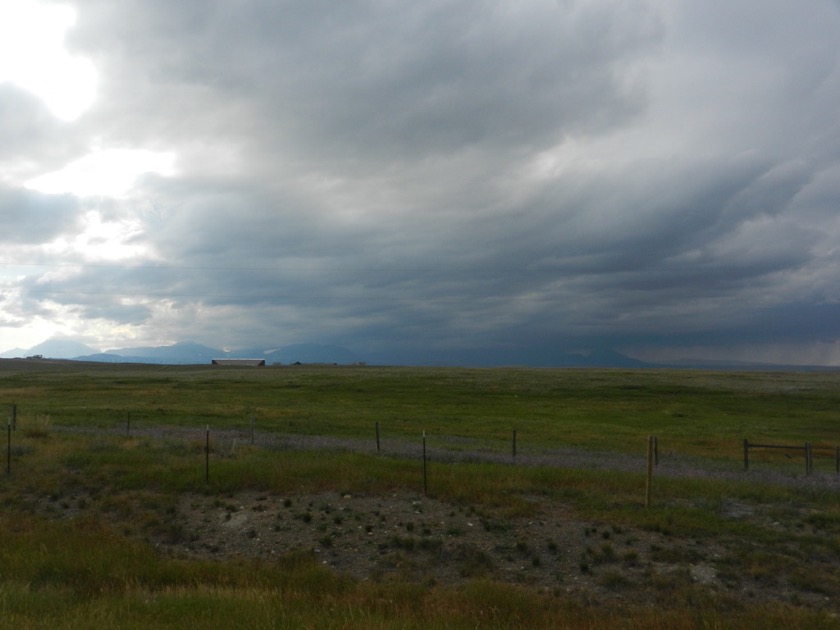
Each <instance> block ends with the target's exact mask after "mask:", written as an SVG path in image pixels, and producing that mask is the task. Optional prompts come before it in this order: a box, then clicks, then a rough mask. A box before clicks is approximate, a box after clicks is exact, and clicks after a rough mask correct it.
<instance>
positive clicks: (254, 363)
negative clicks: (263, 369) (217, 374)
mask: <svg viewBox="0 0 840 630" xmlns="http://www.w3.org/2000/svg"><path fill="white" fill-rule="evenodd" d="M210 365H251V366H254V367H257V366H261V365H265V359H213V360H212V361H210Z"/></svg>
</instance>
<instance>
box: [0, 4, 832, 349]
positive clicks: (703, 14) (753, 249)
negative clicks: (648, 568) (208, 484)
mask: <svg viewBox="0 0 840 630" xmlns="http://www.w3.org/2000/svg"><path fill="white" fill-rule="evenodd" d="M71 4H72V5H73V6H74V7H75V9H76V11H77V19H76V24H75V27H74V28H73V29H72V30H70V31H68V35H67V40H66V46H67V48H68V50H69V51H70V53H71V54H73V55H77V56H79V57H81V58H84V59H87V60H89V61H90V62H91V63H92V64H93V66H94V67H95V68H96V70H97V73H98V77H97V86H98V88H97V89H98V93H97V98H96V100H95V101H94V103H93V105H92V106H91V108H90V109H88V110H87V111H86V112H85V113H84V114H83V115H82V116H81V117H79V118H78V119H76V120H75V121H72V122H62V121H57V120H55V119H54V118H52V116H51V115H50V113H49V111H48V110H47V109H46V107H45V106H44V105H43V104H42V103H40V102H39V101H38V100H37V98H35V97H34V96H32V95H30V94H28V93H26V92H25V91H24V90H23V89H22V88H20V87H19V86H16V85H15V84H10V83H6V84H0V112H2V115H0V172H3V173H6V174H7V175H6V176H5V177H0V225H2V227H3V228H4V229H2V230H0V240H2V241H3V250H4V253H3V254H2V262H3V267H2V270H3V272H4V273H3V275H2V276H0V281H2V284H3V287H4V292H3V295H4V303H3V312H4V313H5V315H4V321H0V325H3V324H5V325H6V326H7V327H6V328H2V329H1V330H2V331H4V332H2V333H0V335H2V337H0V338H2V339H4V340H10V341H12V342H11V343H7V344H6V345H8V346H12V345H23V344H19V343H14V342H13V339H14V337H15V335H16V334H18V335H20V334H23V333H24V332H25V331H26V330H27V327H28V326H29V327H31V326H32V322H39V324H38V325H39V326H41V327H42V329H43V330H47V329H49V330H51V331H52V332H58V333H61V334H65V335H77V336H80V337H83V338H86V339H88V340H90V339H98V340H99V345H100V346H102V347H124V346H127V345H132V344H136V345H155V344H159V343H169V342H174V341H178V340H185V339H191V340H195V341H199V342H204V343H209V344H211V345H224V346H227V347H245V346H249V345H261V344H265V343H266V342H267V343H268V344H269V345H271V344H275V345H282V344H288V343H295V342H302V341H317V342H322V343H340V344H343V345H346V346H348V347H350V348H352V349H353V350H354V351H355V352H356V353H357V354H359V355H360V356H365V357H374V358H377V357H378V358H382V359H383V360H395V361H402V362H419V361H437V360H449V361H456V362H457V361H459V356H468V353H469V352H472V351H474V350H476V349H483V350H488V351H492V352H495V353H496V354H495V356H497V357H498V360H499V361H500V362H505V361H506V360H512V359H516V358H521V357H528V356H540V357H543V358H544V357H546V356H550V354H551V353H552V352H558V353H560V352H564V351H568V350H572V349H581V348H584V349H585V348H597V347H606V346H610V347H615V348H619V349H622V350H625V351H627V352H630V353H635V354H636V355H637V356H643V357H651V358H658V359H663V358H671V357H676V356H680V355H689V354H691V355H693V356H698V357H704V358H710V357H712V356H717V357H720V358H737V359H747V358H749V357H750V356H755V357H758V358H763V359H767V358H773V359H774V360H775V359H776V358H778V359H779V360H785V361H786V362H797V361H812V360H813V359H814V357H818V358H819V361H820V362H823V363H835V364H836V363H840V342H838V337H840V329H839V328H840V327H838V322H840V318H838V317H837V315H840V312H838V311H840V307H838V304H840V273H838V272H840V268H839V267H840V265H839V264H838V261H839V260H840V258H839V257H838V250H837V246H836V243H837V242H838V236H840V218H838V216H840V215H838V212H837V210H838V207H840V206H838V202H840V119H838V118H837V115H836V112H837V106H838V102H840V66H838V62H839V61H840V40H838V38H837V37H836V33H837V32H840V6H838V4H837V3H835V2H829V1H827V0H826V1H817V0H815V1H814V2H808V3H799V4H791V3H789V2H782V1H781V0H779V1H776V0H770V1H767V0H762V1H760V2H759V1H757V0H756V1H746V2H739V3H737V5H734V6H733V5H732V3H727V2H722V1H717V0H714V1H711V2H704V3H696V2H689V1H687V0H686V1H682V2H681V1H676V2H659V1H656V0H649V1H647V2H644V1H642V2H635V3H626V2H618V1H615V0H590V1H587V2H583V1H575V0H528V1H525V2H516V3H512V2H502V1H498V2H495V1H486V0H481V1H479V0H468V1H466V2H461V3H457V4H456V5H453V4H452V3H449V2H439V1H436V0H430V1H429V2H424V3H419V4H417V3H415V4H408V3H381V2H376V1H372V0H348V1H347V2H342V3H340V4H338V5H336V4H335V3H327V2H320V1H313V2H307V3H299V2H277V1H269V0H243V1H240V2H232V1H230V0H192V1H184V2H177V3H172V2H164V1H163V0H143V1H140V0H126V1H125V2H120V3H113V2H110V1H108V0H76V1H75V2H73V3H71ZM22 128H25V129H29V130H31V132H27V133H23V132H21V129H22ZM107 150H133V151H145V152H151V154H161V155H163V154H166V155H172V156H174V174H170V175H168V176H167V175H161V174H157V173H147V174H145V175H140V176H139V177H138V178H137V180H136V181H135V183H134V186H133V188H131V190H129V191H128V192H126V193H125V194H121V195H119V196H115V195H114V194H113V193H109V195H97V194H94V193H92V192H91V191H87V194H84V195H82V194H79V191H75V192H76V193H77V194H73V193H74V191H72V190H71V191H68V193H67V194H44V193H38V192H35V191H32V190H28V189H26V188H25V187H24V184H25V182H27V181H31V180H32V179H33V178H36V177H38V176H40V175H44V174H46V173H50V172H55V171H57V170H60V169H61V168H63V167H65V166H67V165H68V164H70V163H72V162H74V161H75V160H79V159H81V158H84V157H85V156H86V155H89V154H91V153H93V152H95V151H107ZM109 177H113V176H112V175H109V173H108V172H106V171H103V173H102V181H103V190H107V188H106V187H105V183H107V180H108V178H109ZM541 360H542V359H541Z"/></svg>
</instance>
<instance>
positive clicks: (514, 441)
mask: <svg viewBox="0 0 840 630" xmlns="http://www.w3.org/2000/svg"><path fill="white" fill-rule="evenodd" d="M511 454H512V456H513V457H516V429H514V430H513V450H512V451H511Z"/></svg>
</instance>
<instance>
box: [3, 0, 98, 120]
mask: <svg viewBox="0 0 840 630" xmlns="http://www.w3.org/2000/svg"><path fill="white" fill-rule="evenodd" d="M75 21H76V13H75V11H74V10H73V9H71V8H70V7H67V6H63V5H54V4H41V3H40V2H34V1H33V0H3V1H2V2H0V83H2V82H4V81H11V82H12V83H15V84H17V85H19V86H20V87H21V88H23V89H24V90H27V91H29V92H32V93H33V94H35V95H37V96H38V97H39V98H40V99H42V100H43V101H44V103H45V104H46V105H47V107H49V109H50V111H51V112H52V113H53V114H54V115H55V116H56V117H58V118H61V119H62V120H67V121H71V120H75V119H76V118H78V117H79V116H80V115H81V114H82V113H83V112H84V111H85V110H86V109H87V108H88V107H90V105H91V103H93V100H94V97H95V95H96V70H95V69H94V67H93V64H92V63H91V62H90V61H89V60H87V59H83V58H79V57H73V56H71V55H69V54H68V53H67V51H66V50H65V48H64V35H65V33H66V32H67V30H68V29H69V28H70V27H72V26H73V24H74V23H75Z"/></svg>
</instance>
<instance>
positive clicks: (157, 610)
mask: <svg viewBox="0 0 840 630" xmlns="http://www.w3.org/2000/svg"><path fill="white" fill-rule="evenodd" d="M30 367H31V366H30ZM838 397H840V396H838V376H837V375H834V374H813V375H807V374H799V375H785V374H766V375H739V374H714V373H688V372H686V373H681V372H679V373H661V372H623V371H563V370H544V371H540V370H510V371H505V370H486V371H482V370H413V369H394V370H386V369H379V368H364V369H361V368H360V369H332V370H331V369H324V368H317V369H316V368H304V369H297V368H295V369H292V368H282V369H267V370H221V371H219V370H215V371H214V370H210V369H205V368H195V367H192V368H165V367H161V368H156V367H146V368H140V367H136V366H131V367H122V366H107V369H106V368H104V367H103V368H100V367H98V366H84V367H81V368H77V367H75V366H71V367H67V365H66V364H55V365H52V364H49V365H48V366H47V367H46V368H44V369H40V370H30V369H29V368H27V369H23V368H20V367H18V368H14V369H13V367H12V368H10V367H9V365H8V364H3V365H0V404H4V403H6V402H8V403H9V405H10V404H11V402H12V401H13V402H15V403H16V404H17V405H18V407H19V409H20V411H19V414H20V415H19V416H18V422H19V426H18V430H17V431H16V432H15V433H14V442H13V449H12V455H13V457H12V464H13V466H12V470H11V474H9V475H6V476H5V478H4V479H3V483H2V485H0V505H2V511H0V536H2V541H3V544H2V545H0V627H8V628H44V627H50V628H88V627H104V626H107V627H113V628H140V627H143V628H147V627H178V628H182V627H202V628H222V627H224V628H228V627H232V626H237V627H255V628H262V627H265V628H278V627H289V628H298V627H303V628H305V627H312V628H316V627H317V628H322V627H337V628H342V627H347V628H355V627H358V628H474V627H476V626H480V627H488V628H493V627H496V628H512V627H514V628H515V627H522V628H547V627H553V628H591V627H610V628H628V629H635V628H639V629H642V628H698V627H702V628H755V627H768V626H771V625H777V626H778V625H781V626H782V627H785V628H834V627H838V620H837V617H836V616H832V614H833V613H836V612H837V611H836V610H835V608H833V607H832V606H830V605H825V606H823V610H817V609H815V608H814V607H813V606H811V605H809V604H808V603H806V602H808V601H813V600H814V598H815V597H817V596H819V598H824V599H825V600H826V601H828V602H830V601H832V600H835V601H836V599H837V598H838V597H840V576H837V575H836V572H835V571H834V569H833V567H834V566H836V563H837V562H838V561H840V495H838V493H837V492H836V491H835V489H834V488H825V487H822V488H821V487H813V488H809V487H803V486H787V485H774V484H768V483H764V482H759V481H756V480H754V479H751V478H750V477H749V476H744V477H743V478H740V479H721V478H697V479H677V478H665V477H661V478H660V477H657V478H656V485H655V495H654V496H655V502H654V505H653V507H652V508H650V509H645V508H644V504H643V497H644V476H643V474H642V471H643V462H642V459H641V458H640V459H639V463H640V466H639V471H638V472H620V471H613V470H596V469H574V468H562V467H555V466H551V467H549V466H519V465H510V464H492V463H486V462H484V463H482V462H470V463H448V464H445V463H442V462H435V461H433V462H432V465H431V469H430V478H429V482H430V483H429V490H430V494H431V495H432V496H434V497H435V498H436V499H438V500H440V501H443V502H446V503H451V504H452V505H468V506H471V507H473V508H478V509H480V510H481V511H482V512H483V513H487V514H491V515H493V518H494V519H498V520H499V521H504V520H505V519H509V518H522V517H529V516H530V515H531V514H535V513H537V512H538V511H539V510H540V509H542V508H543V507H545V506H547V505H557V504H562V505H565V506H567V507H568V510H569V512H570V513H572V514H574V515H575V516H576V517H579V518H582V519H588V520H590V521H594V522H599V523H604V524H610V525H611V526H613V527H624V528H634V529H637V530H640V531H649V532H656V533H658V534H661V535H662V536H665V537H667V538H669V539H673V540H675V541H679V540H690V541H691V543H692V547H691V550H690V553H689V552H686V551H685V549H684V548H683V547H680V546H679V545H677V544H674V545H672V546H670V547H664V548H662V549H656V550H651V553H652V554H653V555H654V556H655V557H656V558H657V561H659V562H663V563H664V562H672V563H673V562H680V563H682V564H683V565H684V566H687V565H688V563H694V562H701V563H714V565H715V567H716V568H717V570H718V571H719V573H720V574H721V575H722V577H723V579H725V580H731V581H734V582H746V583H747V584H748V585H750V584H755V585H759V586H767V585H770V586H773V585H775V584H777V583H778V584H779V588H780V589H782V590H785V589H786V592H789V591H790V590H794V591H796V592H799V591H801V592H802V593H803V598H804V599H803V601H802V603H797V601H796V598H793V599H792V600H788V601H787V602H786V603H782V602H768V601H766V600H756V601H750V600H749V599H744V598H742V597H736V596H733V595H728V594H726V593H725V592H719V591H714V590H710V589H707V588H704V587H703V586H702V585H699V584H695V583H693V582H692V581H691V579H688V578H686V576H685V574H684V573H674V574H670V573H662V572H659V573H657V572H656V571H652V572H651V578H650V579H651V583H652V586H651V588H652V589H653V590H652V596H651V597H650V598H647V599H638V600H636V599H634V598H629V599H622V598H620V597H618V598H615V599H612V600H610V601H607V602H604V601H598V600H595V599H593V600H588V599H586V598H581V597H579V596H569V595H567V594H565V592H564V591H563V590H562V589H560V590H556V589H555V590H544V589H536V588H528V587H525V586H520V585H514V584H503V583H498V582H493V581H491V580H489V579H475V580H472V581H469V580H468V581H466V582H465V583H463V584H461V585H457V586H453V585H446V584H429V583H415V582H412V581H410V580H386V581H381V582H377V581H354V580H351V579H349V578H347V577H345V576H341V575H338V574H336V573H335V572H333V571H331V570H329V569H327V568H326V567H324V566H323V565H322V564H321V563H320V561H319V559H318V558H317V557H316V556H315V555H314V554H313V553H311V550H309V549H302V550H301V551H300V552H299V553H294V554H291V555H287V556H284V557H280V558H276V559H272V560H260V559H250V560H248V559H239V560H229V561H224V562H223V561H217V560H209V559H196V558H187V557H178V556H172V555H164V554H161V553H160V552H159V551H158V550H157V549H156V548H155V545H156V544H157V543H158V542H160V541H178V540H180V539H183V538H184V537H185V536H188V535H189V532H185V531H184V530H183V528H182V526H181V525H180V524H179V522H178V519H177V516H178V515H177V504H178V501H179V498H180V497H181V496H183V495H184V494H188V493H193V494H198V495H200V496H206V497H211V498H212V497H218V499H219V500H225V499H226V497H230V496H234V495H235V494H236V493H238V492H242V491H253V490H256V491H260V492H266V493H271V494H276V495H281V496H293V495H295V494H297V493H317V492H323V491H327V490H332V491H337V492H340V493H350V494H353V495H369V496H384V495H387V494H389V493H393V492H417V493H419V492H421V489H422V487H423V485H422V484H423V481H422V468H421V466H420V463H419V462H418V461H417V460H416V459H415V460H411V459H406V458H404V457H396V456H391V455H381V456H377V455H376V454H374V453H372V452H370V453H352V452H336V451H302V450H293V449H291V450H271V449H268V448H259V447H252V446H250V445H248V444H241V443H240V444H239V445H238V446H236V447H235V448H234V446H233V445H232V444H227V443H222V442H221V441H214V442H213V443H212V445H211V450H212V452H211V468H210V475H209V479H205V468H204V465H205V462H206V460H205V453H204V442H203V440H202V433H201V431H196V432H195V433H196V435H193V434H192V433H189V434H179V435H178V436H174V437H166V436H151V435H144V434H140V433H135V434H132V435H130V436H125V435H119V434H115V433H114V432H113V431H95V432H91V433H76V432H67V431H59V430H58V429H60V428H84V429H95V428H98V429H113V428H114V426H115V425H116V426H119V425H120V424H121V423H122V422H124V420H125V416H126V414H127V413H128V412H129V411H130V412H131V414H132V416H133V417H134V421H135V422H136V423H137V425H142V424H143V423H145V424H146V425H147V426H149V425H154V426H178V427H195V428H201V427H203V426H205V425H206V424H212V426H213V427H214V430H215V429H218V428H233V429H242V428H244V427H247V419H248V418H249V417H250V416H251V415H255V416H257V417H258V422H259V430H260V431H264V432H277V433H305V434H311V435H341V436H348V437H367V438H370V436H371V428H372V424H373V422H375V421H381V423H382V425H383V427H387V430H388V431H389V432H390V434H392V435H398V436H413V437H414V438H416V436H417V435H418V434H419V433H420V432H421V431H422V430H424V429H425V430H428V431H429V432H430V434H431V433H432V432H433V431H434V432H437V433H438V434H439V435H445V436H461V437H464V438H468V439H469V440H472V441H468V442H466V443H467V444H478V445H480V446H481V447H482V448H484V447H488V445H489V447H491V448H498V449H499V450H503V449H504V448H505V445H504V441H505V439H506V437H507V436H508V435H509V433H510V429H511V427H512V426H515V427H517V428H518V430H519V432H520V436H521V439H522V447H523V448H525V449H527V448H531V449H537V448H538V447H539V448H550V447H561V446H570V445H574V446H579V447H580V446H584V447H587V448H593V449H606V450H610V451H615V452H616V453H626V452H637V451H639V450H640V449H639V445H640V444H643V439H644V437H645V436H646V435H647V434H649V433H657V434H658V435H660V439H663V441H664V440H665V439H667V440H668V444H669V445H670V446H669V448H673V449H679V450H681V451H684V452H685V453H687V454H688V455H690V456H692V457H697V458H700V460H702V461H708V462H716V461H717V459H718V458H719V456H720V451H721V449H722V448H723V446H722V445H726V447H725V448H726V449H730V450H731V451H732V453H731V454H730V453H727V457H731V458H734V460H735V461H736V462H737V461H738V455H739V453H738V451H737V444H738V441H739V439H740V438H741V437H743V436H744V435H747V436H750V437H752V436H756V438H755V439H757V438H758V437H762V438H766V439H777V440H792V441H796V440H805V439H809V440H813V441H818V440H824V441H826V442H827V441H828V440H830V439H834V438H833V431H834V430H835V427H836V422H835V421H833V418H832V414H833V412H834V410H835V409H836V408H837V405H836V403H837V402H838V400H837V399H838ZM529 434H530V435H531V436H533V437H530V438H527V437H526V436H528V435H529ZM757 461H759V460H757ZM760 463H761V464H762V465H765V466H773V467H777V468H778V469H779V470H780V471H782V472H783V473H785V472H786V471H787V470H788V466H787V464H785V463H783V462H782V461H776V460H773V459H771V458H768V459H767V460H766V461H760ZM730 503H731V504H734V505H737V506H746V507H748V508H749V509H750V510H756V511H757V512H760V513H761V514H762V518H755V519H740V518H735V519H733V518H730V517H728V516H727V514H726V512H727V510H726V509H725V504H730ZM763 515H766V518H764V516H763ZM706 547H708V548H713V547H714V548H720V549H721V550H723V551H722V552H721V553H720V554H718V556H717V557H715V558H714V559H713V558H712V557H711V556H708V555H705V554H704V553H703V552H702V551H694V549H700V550H702V549H704V548H706ZM598 549H601V551H598ZM598 549H596V551H595V552H596V553H600V554H601V556H602V557H601V558H596V560H597V561H606V560H607V559H605V558H604V557H603V555H604V554H605V553H606V550H607V549H609V547H607V546H606V544H604V546H603V547H599V548H598ZM680 554H682V556H680ZM581 570H583V568H582V569H581ZM603 579H604V580H605V583H614V585H615V588H616V589H617V590H618V592H619V593H620V589H621V588H622V578H621V575H620V574H618V573H617V572H616V571H611V572H605V573H604V577H603Z"/></svg>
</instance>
